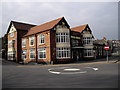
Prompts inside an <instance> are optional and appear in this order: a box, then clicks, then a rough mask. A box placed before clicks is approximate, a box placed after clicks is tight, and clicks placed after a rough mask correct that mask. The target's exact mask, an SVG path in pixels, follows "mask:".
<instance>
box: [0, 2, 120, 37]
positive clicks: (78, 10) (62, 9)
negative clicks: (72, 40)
mask: <svg viewBox="0 0 120 90" xmlns="http://www.w3.org/2000/svg"><path fill="white" fill-rule="evenodd" d="M2 4H3V5H2V6H3V8H2V10H3V11H2V16H3V18H2V21H3V22H2V23H4V24H2V26H3V29H2V30H3V34H4V33H5V32H6V30H7V28H8V27H7V26H8V24H9V22H10V21H11V20H16V21H22V22H28V23H33V24H37V25H40V24H42V23H45V22H47V21H50V20H53V19H56V18H59V17H62V16H64V17H65V18H66V20H67V21H68V23H69V24H70V26H71V27H74V26H78V25H81V24H86V23H88V24H89V25H90V27H91V29H92V31H93V33H94V35H95V37H97V38H102V37H103V36H107V37H108V39H117V38H118V37H117V36H118V35H117V31H118V29H117V26H118V23H117V20H118V16H117V15H118V14H117V8H118V7H117V3H115V2H111V3H109V2H106V3H105V2H101V3H98V2H90V3H88V2H5V3H2ZM108 31H109V32H108Z"/></svg>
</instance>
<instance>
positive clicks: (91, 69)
mask: <svg viewBox="0 0 120 90" xmlns="http://www.w3.org/2000/svg"><path fill="white" fill-rule="evenodd" d="M118 62H119V61H118V60H115V59H114V60H113V59H111V60H110V61H109V62H107V61H106V60H101V61H99V62H93V61H92V62H87V63H78V62H76V63H69V64H57V65H20V64H16V63H13V65H12V64H10V63H12V62H9V61H5V62H4V61H3V63H5V64H3V66H2V76H3V77H2V88H118V76H119V75H118ZM7 63H9V64H10V65H7ZM56 72H57V73H56Z"/></svg>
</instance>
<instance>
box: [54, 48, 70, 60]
mask: <svg viewBox="0 0 120 90" xmlns="http://www.w3.org/2000/svg"><path fill="white" fill-rule="evenodd" d="M56 53H57V54H56V56H57V58H58V59H59V58H63V59H64V58H70V48H69V47H58V48H56Z"/></svg>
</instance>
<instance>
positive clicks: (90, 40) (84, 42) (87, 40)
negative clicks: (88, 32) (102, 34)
mask: <svg viewBox="0 0 120 90" xmlns="http://www.w3.org/2000/svg"><path fill="white" fill-rule="evenodd" d="M83 44H86V45H87V44H92V37H83Z"/></svg>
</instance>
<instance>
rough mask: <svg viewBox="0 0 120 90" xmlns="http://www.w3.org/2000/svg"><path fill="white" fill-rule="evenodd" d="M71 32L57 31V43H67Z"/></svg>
mask: <svg viewBox="0 0 120 90" xmlns="http://www.w3.org/2000/svg"><path fill="white" fill-rule="evenodd" d="M69 38H70V37H69V33H65V32H58V33H56V42H57V43H67V42H69Z"/></svg>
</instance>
